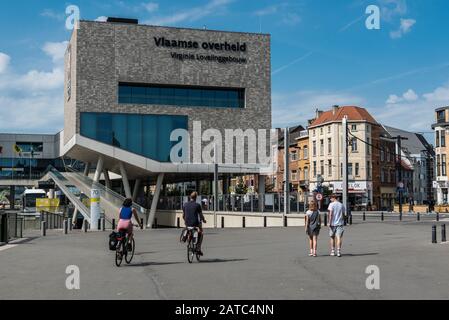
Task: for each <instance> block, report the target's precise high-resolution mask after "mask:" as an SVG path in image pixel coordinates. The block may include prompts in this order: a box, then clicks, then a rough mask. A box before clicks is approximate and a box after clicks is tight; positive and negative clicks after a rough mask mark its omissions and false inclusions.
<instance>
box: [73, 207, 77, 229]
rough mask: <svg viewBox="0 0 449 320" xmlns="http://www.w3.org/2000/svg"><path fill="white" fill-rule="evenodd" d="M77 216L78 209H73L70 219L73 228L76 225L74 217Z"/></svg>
mask: <svg viewBox="0 0 449 320" xmlns="http://www.w3.org/2000/svg"><path fill="white" fill-rule="evenodd" d="M77 215H78V209H77V208H75V209H73V217H72V225H73V226H74V225H75V224H76V216H77Z"/></svg>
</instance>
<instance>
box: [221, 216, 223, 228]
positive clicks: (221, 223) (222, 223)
mask: <svg viewBox="0 0 449 320" xmlns="http://www.w3.org/2000/svg"><path fill="white" fill-rule="evenodd" d="M221 227H222V228H224V217H221Z"/></svg>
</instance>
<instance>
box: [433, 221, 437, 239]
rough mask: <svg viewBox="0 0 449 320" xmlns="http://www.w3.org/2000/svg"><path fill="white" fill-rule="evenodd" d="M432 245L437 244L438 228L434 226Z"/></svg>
mask: <svg viewBox="0 0 449 320" xmlns="http://www.w3.org/2000/svg"><path fill="white" fill-rule="evenodd" d="M432 243H437V226H436V225H433V226H432Z"/></svg>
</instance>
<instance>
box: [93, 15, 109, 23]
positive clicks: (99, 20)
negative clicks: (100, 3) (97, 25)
mask: <svg viewBox="0 0 449 320" xmlns="http://www.w3.org/2000/svg"><path fill="white" fill-rule="evenodd" d="M106 20H108V17H106V16H99V17H98V18H97V19H95V21H97V22H106Z"/></svg>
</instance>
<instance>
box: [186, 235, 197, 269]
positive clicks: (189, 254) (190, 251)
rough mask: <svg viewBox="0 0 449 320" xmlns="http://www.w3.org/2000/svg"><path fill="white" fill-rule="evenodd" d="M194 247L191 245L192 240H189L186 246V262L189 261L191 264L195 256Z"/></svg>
mask: <svg viewBox="0 0 449 320" xmlns="http://www.w3.org/2000/svg"><path fill="white" fill-rule="evenodd" d="M194 249H195V248H194V245H193V241H192V238H190V239H189V243H188V244H187V260H188V261H189V263H192V262H193V256H194V254H195V251H194Z"/></svg>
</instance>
